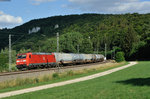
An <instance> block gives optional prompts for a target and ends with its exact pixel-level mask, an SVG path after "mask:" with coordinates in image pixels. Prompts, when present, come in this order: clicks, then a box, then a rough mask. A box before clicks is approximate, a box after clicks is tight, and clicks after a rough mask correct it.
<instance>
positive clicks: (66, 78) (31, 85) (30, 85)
mask: <svg viewBox="0 0 150 99" xmlns="http://www.w3.org/2000/svg"><path fill="white" fill-rule="evenodd" d="M126 64H128V62H122V63H119V64H118V65H117V64H116V65H114V66H110V65H108V67H106V68H99V70H94V71H90V72H88V73H83V74H78V75H73V76H66V77H63V78H61V79H60V78H56V79H53V80H50V81H47V82H40V83H36V84H26V85H22V86H16V87H8V88H5V89H0V93H3V92H8V91H13V90H19V89H24V88H30V87H35V86H40V85H45V84H51V83H56V82H61V81H66V80H70V79H74V78H79V77H83V76H88V75H92V74H95V73H99V72H103V71H106V70H109V69H113V68H116V67H120V66H123V65H126Z"/></svg>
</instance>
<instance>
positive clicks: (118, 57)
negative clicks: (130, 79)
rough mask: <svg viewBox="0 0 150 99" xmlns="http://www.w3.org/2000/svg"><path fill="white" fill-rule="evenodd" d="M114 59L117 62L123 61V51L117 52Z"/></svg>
mask: <svg viewBox="0 0 150 99" xmlns="http://www.w3.org/2000/svg"><path fill="white" fill-rule="evenodd" d="M116 61H117V62H122V61H125V58H124V53H123V52H117V54H116Z"/></svg>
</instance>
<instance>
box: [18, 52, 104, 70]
mask: <svg viewBox="0 0 150 99" xmlns="http://www.w3.org/2000/svg"><path fill="white" fill-rule="evenodd" d="M101 61H104V56H103V55H101V54H74V53H31V52H29V53H23V54H18V55H17V59H16V67H17V68H18V69H19V70H20V69H23V68H26V69H31V68H46V67H54V66H56V64H57V63H59V64H61V65H65V64H81V63H92V62H101Z"/></svg>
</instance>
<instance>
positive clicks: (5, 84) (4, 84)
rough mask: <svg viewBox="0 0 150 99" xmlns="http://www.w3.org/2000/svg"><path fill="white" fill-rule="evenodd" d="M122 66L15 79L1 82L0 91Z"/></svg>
mask: <svg viewBox="0 0 150 99" xmlns="http://www.w3.org/2000/svg"><path fill="white" fill-rule="evenodd" d="M123 64H125V63H124V62H122V63H114V64H113V65H112V64H111V65H110V64H106V65H105V66H103V67H97V68H89V69H82V70H78V71H73V70H70V71H67V72H62V73H57V72H55V73H53V74H48V75H43V76H38V77H33V78H22V79H21V78H17V79H15V80H11V81H5V82H1V83H0V89H4V88H8V87H15V86H22V85H26V84H36V83H40V82H47V81H51V80H54V79H61V78H65V77H68V76H74V75H80V74H85V73H90V72H94V71H99V70H105V69H108V68H113V67H115V66H118V65H123Z"/></svg>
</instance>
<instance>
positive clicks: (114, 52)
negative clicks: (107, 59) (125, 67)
mask: <svg viewBox="0 0 150 99" xmlns="http://www.w3.org/2000/svg"><path fill="white" fill-rule="evenodd" d="M115 50H116V49H115V48H114V60H115V57H116V55H115V54H116V52H115Z"/></svg>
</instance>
